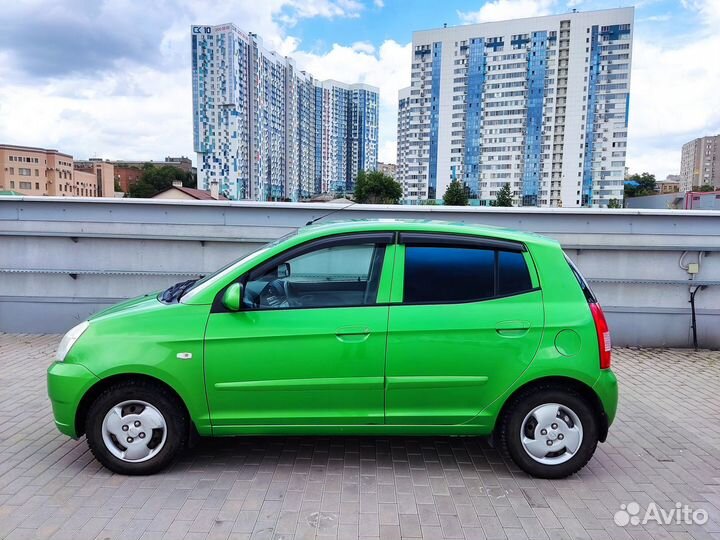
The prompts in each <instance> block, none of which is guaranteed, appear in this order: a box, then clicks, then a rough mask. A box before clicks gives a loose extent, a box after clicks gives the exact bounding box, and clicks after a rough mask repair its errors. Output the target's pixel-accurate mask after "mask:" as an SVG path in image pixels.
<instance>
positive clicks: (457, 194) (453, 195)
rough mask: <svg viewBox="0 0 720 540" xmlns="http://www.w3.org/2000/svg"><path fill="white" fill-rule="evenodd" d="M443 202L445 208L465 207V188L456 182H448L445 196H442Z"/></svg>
mask: <svg viewBox="0 0 720 540" xmlns="http://www.w3.org/2000/svg"><path fill="white" fill-rule="evenodd" d="M443 202H444V203H445V204H446V205H447V206H467V204H468V195H467V192H466V191H465V186H464V185H463V184H461V183H460V182H459V181H458V180H453V181H452V182H450V185H449V186H448V188H447V190H445V195H443Z"/></svg>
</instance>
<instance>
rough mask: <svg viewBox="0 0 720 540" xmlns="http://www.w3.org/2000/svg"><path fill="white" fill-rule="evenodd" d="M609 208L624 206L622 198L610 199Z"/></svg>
mask: <svg viewBox="0 0 720 540" xmlns="http://www.w3.org/2000/svg"><path fill="white" fill-rule="evenodd" d="M607 207H608V208H622V203H621V202H620V199H610V200H609V201H608V205H607Z"/></svg>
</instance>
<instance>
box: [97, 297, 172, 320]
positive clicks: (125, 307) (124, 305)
mask: <svg viewBox="0 0 720 540" xmlns="http://www.w3.org/2000/svg"><path fill="white" fill-rule="evenodd" d="M158 294H159V293H158V292H153V293H148V294H144V295H142V296H137V297H135V298H131V299H130V300H125V301H124V302H120V303H119V304H115V305H114V306H110V307H109V308H105V309H103V310H102V311H98V312H97V313H95V314H94V315H92V316H91V317H90V318H89V319H88V320H90V321H93V320H95V319H99V318H101V317H106V316H108V315H115V314H118V313H121V312H123V311H129V310H131V309H135V308H144V307H150V306H154V305H155V304H159V303H160V301H159V300H158V299H157V295H158Z"/></svg>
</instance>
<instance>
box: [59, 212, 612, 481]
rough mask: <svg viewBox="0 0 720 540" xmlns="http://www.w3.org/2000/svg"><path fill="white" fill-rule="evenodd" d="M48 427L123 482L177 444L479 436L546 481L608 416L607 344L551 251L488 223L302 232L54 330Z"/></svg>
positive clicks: (577, 457) (574, 278) (580, 454)
mask: <svg viewBox="0 0 720 540" xmlns="http://www.w3.org/2000/svg"><path fill="white" fill-rule="evenodd" d="M48 393H49V396H50V401H51V402H52V407H53V413H54V416H55V423H56V424H57V427H58V429H59V430H60V431H61V432H62V433H65V434H66V435H69V436H71V437H80V436H81V435H83V434H85V435H86V437H87V441H88V445H89V446H90V449H91V450H92V452H93V454H94V455H95V457H96V458H97V459H98V460H99V461H100V462H101V463H102V464H103V465H105V466H106V467H107V468H109V469H111V470H112V471H115V472H118V473H123V474H151V473H154V472H157V471H159V470H161V469H162V468H163V467H165V466H166V465H168V463H170V462H171V461H172V460H173V458H174V457H175V456H177V455H178V452H180V451H181V449H182V448H183V447H184V446H185V445H186V444H187V443H188V441H189V440H191V439H192V438H193V436H196V435H200V436H238V435H281V434H282V435H334V434H343V435H465V436H477V435H482V436H487V435H492V436H493V440H494V441H495V443H496V444H498V445H499V446H500V447H501V448H502V449H503V450H504V451H505V452H506V453H507V454H509V455H510V457H511V458H512V459H513V460H514V462H515V463H516V464H517V465H518V466H519V467H520V468H521V469H523V470H524V471H526V472H527V473H529V474H531V475H534V476H537V477H542V478H561V477H565V476H568V475H570V474H572V473H574V472H576V471H578V470H579V469H581V468H582V467H583V466H584V465H585V464H586V463H587V462H588V460H589V459H590V458H591V457H592V455H593V453H594V451H595V448H596V446H597V443H598V441H604V440H605V438H606V436H607V433H608V426H609V425H610V424H611V422H612V421H613V418H614V416H615V410H616V407H617V381H616V378H615V375H614V374H613V372H612V371H611V369H610V335H609V331H608V326H607V324H606V322H605V318H604V316H603V312H602V310H601V309H600V306H599V304H598V303H597V300H596V299H595V297H594V296H593V294H592V292H591V290H590V288H589V287H588V286H587V284H586V282H585V280H584V279H583V278H582V276H581V275H580V273H579V272H578V271H577V269H576V268H575V267H574V266H573V264H572V262H571V261H570V260H569V259H568V258H567V257H566V256H565V254H564V253H563V251H562V249H561V248H560V246H559V245H558V243H557V242H555V241H553V240H550V239H547V238H543V237H541V236H537V235H533V234H528V233H521V232H514V231H510V230H505V229H498V228H493V227H479V226H473V225H463V224H453V223H441V222H432V221H394V220H381V221H352V222H342V223H339V222H338V223H330V224H325V225H312V226H308V227H304V228H302V229H300V230H298V231H296V232H294V233H292V234H290V235H288V236H286V237H284V238H282V239H280V240H278V241H275V242H272V243H271V244H268V245H266V246H263V247H262V248H260V249H258V250H257V251H254V252H253V253H250V254H248V255H245V256H243V257H242V258H240V259H239V260H237V261H235V262H233V263H231V264H230V265H228V266H226V267H225V268H223V269H221V270H219V271H218V272H216V273H214V274H212V275H209V276H207V277H204V278H202V279H199V280H190V281H185V282H182V283H178V284H176V285H174V286H172V287H170V288H168V289H167V290H165V291H163V292H160V293H154V294H148V295H145V296H143V297H140V298H136V299H133V300H129V301H127V302H124V303H122V304H119V305H117V306H114V307H111V308H110V309H107V310H105V311H102V312H100V313H98V314H96V315H94V316H93V317H91V318H90V319H89V320H88V321H85V322H83V323H81V324H79V325H77V326H76V327H75V328H73V329H72V330H70V331H69V332H68V333H67V334H66V335H65V337H64V338H63V339H62V342H61V343H60V345H59V347H58V351H57V355H56V358H55V359H54V362H53V363H52V365H51V366H50V368H49V369H48Z"/></svg>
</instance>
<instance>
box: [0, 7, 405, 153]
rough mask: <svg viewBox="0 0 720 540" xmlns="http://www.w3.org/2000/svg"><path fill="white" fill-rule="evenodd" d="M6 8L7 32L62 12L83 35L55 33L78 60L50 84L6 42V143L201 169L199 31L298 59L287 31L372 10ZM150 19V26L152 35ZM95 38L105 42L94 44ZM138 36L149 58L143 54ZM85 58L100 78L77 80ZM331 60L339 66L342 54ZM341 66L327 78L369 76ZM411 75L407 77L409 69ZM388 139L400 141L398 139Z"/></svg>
mask: <svg viewBox="0 0 720 540" xmlns="http://www.w3.org/2000/svg"><path fill="white" fill-rule="evenodd" d="M7 8H8V9H7V10H5V11H4V15H3V17H4V21H7V23H8V24H9V25H17V26H23V25H24V24H25V22H24V21H26V20H30V19H32V20H37V17H38V16H41V15H43V14H47V17H46V18H51V17H50V16H51V15H52V14H53V13H56V12H58V10H60V11H59V13H61V14H62V13H74V14H75V15H77V17H76V19H75V23H74V24H76V25H78V27H79V28H81V29H82V30H83V32H78V33H77V34H76V35H72V32H70V33H67V32H66V33H65V34H63V33H62V32H61V33H59V34H58V33H57V32H54V34H53V36H55V39H56V40H59V41H58V44H59V45H62V46H63V47H65V49H66V50H68V49H69V51H70V52H69V53H67V54H66V58H65V62H64V66H63V67H62V69H63V70H64V71H63V70H58V71H57V72H54V73H53V74H52V75H51V76H48V74H47V72H45V71H44V70H43V69H41V68H38V69H35V70H29V69H27V66H25V65H24V64H25V62H20V61H18V58H20V57H21V54H23V52H24V54H26V55H27V54H28V50H27V49H25V50H24V51H23V50H19V47H21V45H19V44H17V43H15V44H13V43H11V42H9V40H3V39H2V38H0V80H2V81H3V84H2V85H0V141H1V142H4V143H11V144H21V145H22V144H24V145H33V146H45V147H51V148H57V149H59V150H61V151H64V152H68V153H71V154H73V155H74V156H75V157H76V158H78V159H84V158H86V157H89V156H99V157H105V158H108V159H117V158H126V159H130V158H138V159H162V157H164V156H166V155H178V154H184V155H188V156H190V157H192V158H193V160H194V159H195V155H194V154H193V152H192V96H191V73H190V51H189V49H190V38H189V30H190V26H191V25H192V24H220V23H225V22H235V23H236V24H238V25H239V26H240V27H241V28H243V29H245V30H249V31H253V32H257V33H258V35H260V36H262V38H263V42H264V44H265V45H266V46H267V47H268V48H271V49H274V50H277V51H278V52H280V53H281V54H291V53H293V52H295V51H296V50H297V48H298V45H299V41H298V39H297V38H295V37H293V36H291V35H288V33H287V28H288V27H289V25H291V24H293V23H294V22H296V21H298V20H299V19H302V18H310V17H321V18H327V19H332V18H337V17H350V18H352V17H357V16H358V15H359V14H360V13H361V12H362V10H363V9H364V6H363V4H362V3H360V2H359V1H357V0H263V1H262V2H259V1H256V0H250V1H247V0H245V1H243V0H234V1H216V0H174V1H172V2H170V1H169V0H168V1H163V2H158V3H157V6H156V7H155V4H154V3H150V4H147V3H146V2H143V1H141V0H129V1H128V0H64V1H63V2H62V3H60V2H58V1H57V0H33V1H28V2H17V3H11V4H9V5H8V6H7ZM127 14H131V15H132V16H130V17H128V16H127ZM143 14H144V16H143ZM75 15H74V16H75ZM52 16H54V15H52ZM108 18H109V19H110V21H109V22H108V21H107V20H106V19H108ZM142 20H150V21H151V23H152V24H150V31H147V28H145V27H144V26H143V25H142V24H141V21H142ZM68 21H70V22H72V21H73V19H72V18H70V19H68ZM106 23H107V24H106ZM108 24H109V26H108ZM128 25H130V26H131V27H132V26H136V27H137V28H136V31H134V32H133V31H130V30H131V28H128ZM23 27H24V26H23ZM106 28H107V29H109V31H110V30H112V36H111V37H112V38H113V39H112V47H107V48H106V49H103V48H102V44H103V43H105V42H106V41H108V40H107V39H106V38H107V36H108V33H109V31H108V32H105V29H106ZM143 28H145V29H144V30H142V29H143ZM141 30H142V32H141ZM97 32H100V33H101V35H102V37H104V38H105V39H99V40H96V39H95V38H96V37H97V36H96V35H95V34H96V33H97ZM140 33H142V36H141V37H142V41H141V44H142V47H143V50H142V54H138V52H137V51H138V40H139V37H140ZM58 36H59V37H58ZM63 36H64V37H63ZM50 37H52V36H48V38H47V39H48V40H49V39H50ZM39 38H42V36H39ZM98 44H99V46H98ZM36 46H37V47H38V50H37V55H38V56H42V55H43V54H49V52H50V51H51V50H52V47H43V45H42V42H39V43H38V44H37V45H36ZM83 48H84V49H88V48H90V49H93V50H91V51H87V50H84V49H83ZM391 49H392V47H390V49H388V48H387V47H385V48H384V49H382V50H381V51H379V52H377V53H376V52H375V51H374V49H373V47H372V45H371V44H369V43H358V44H355V45H353V47H351V48H349V49H348V50H349V51H350V53H351V54H350V55H349V56H348V58H349V59H350V61H353V60H354V55H357V56H358V57H359V58H364V57H367V62H366V63H365V64H363V66H364V67H363V68H362V69H365V70H371V69H378V65H381V64H384V63H385V62H386V61H389V60H382V58H390V57H389V56H388V52H382V51H383V50H384V51H388V50H391ZM73 54H75V56H74V57H73V56H72V55H73ZM81 54H82V55H84V56H86V57H87V58H89V59H91V60H93V61H94V62H95V67H94V69H93V70H88V71H84V72H78V71H76V70H77V68H80V67H83V66H82V65H80V64H82V62H76V60H77V56H78V55H81ZM329 54H330V55H331V58H333V57H334V56H335V55H336V54H337V53H334V52H333V51H330V53H329ZM408 54H409V49H408ZM390 56H392V55H390ZM150 58H153V61H152V62H151V61H149V60H148V59H150ZM408 58H409V57H408ZM51 59H52V57H51V56H48V57H47V58H44V59H41V60H42V62H41V64H43V63H44V65H47V64H48V62H49V61H50V60H51ZM408 62H409V59H408V60H407V62H404V63H405V64H407V63H408ZM320 63H322V62H320ZM335 67H336V68H339V69H336V70H326V74H325V75H324V76H325V77H328V78H330V77H332V78H335V79H339V80H346V81H347V82H354V81H355V80H356V79H358V77H360V78H361V79H362V78H363V77H365V75H366V74H365V72H362V71H356V70H355V69H352V68H353V66H352V65H350V66H347V65H345V66H338V65H337V64H335ZM404 67H405V68H406V70H407V65H406V66H404ZM349 68H351V69H349ZM380 69H384V68H380ZM313 74H316V73H315V72H314V71H313ZM408 76H409V73H408ZM368 82H369V81H368ZM388 114H390V113H388ZM385 131H387V130H385ZM383 136H384V137H392V138H394V136H395V134H394V130H393V131H392V132H391V133H390V132H387V133H384V135H383Z"/></svg>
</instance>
